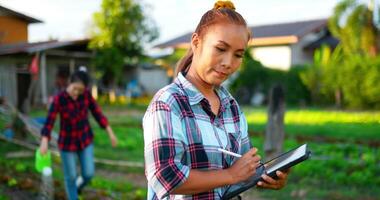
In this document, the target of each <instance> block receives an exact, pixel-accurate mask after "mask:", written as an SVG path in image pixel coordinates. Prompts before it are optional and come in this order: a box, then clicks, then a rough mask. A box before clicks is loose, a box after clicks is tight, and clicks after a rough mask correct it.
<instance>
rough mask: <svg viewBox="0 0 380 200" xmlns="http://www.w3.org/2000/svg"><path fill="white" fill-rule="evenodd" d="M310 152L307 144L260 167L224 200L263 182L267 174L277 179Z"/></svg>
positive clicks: (235, 186)
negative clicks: (279, 172) (280, 172)
mask: <svg viewBox="0 0 380 200" xmlns="http://www.w3.org/2000/svg"><path fill="white" fill-rule="evenodd" d="M310 153H311V152H310V150H309V149H308V148H307V144H303V145H301V146H299V147H297V148H295V149H292V150H290V151H287V152H285V153H283V154H281V155H279V156H277V157H275V158H273V159H272V160H269V161H268V162H266V163H264V164H263V165H260V166H259V167H258V168H256V174H255V175H253V176H252V177H250V178H249V179H248V180H246V181H244V182H242V183H239V184H236V185H233V186H231V187H230V189H231V190H227V191H226V192H225V194H224V195H223V197H222V199H223V200H227V199H231V198H233V197H235V196H237V195H239V194H240V193H242V192H244V191H246V190H248V189H249V188H251V187H253V186H255V185H256V184H257V183H258V182H259V181H261V180H262V178H261V175H262V174H264V173H265V174H267V175H268V176H270V177H272V178H277V175H276V171H284V170H286V169H288V168H290V167H292V166H294V165H296V164H298V163H300V162H302V161H304V160H306V159H308V158H309V157H310Z"/></svg>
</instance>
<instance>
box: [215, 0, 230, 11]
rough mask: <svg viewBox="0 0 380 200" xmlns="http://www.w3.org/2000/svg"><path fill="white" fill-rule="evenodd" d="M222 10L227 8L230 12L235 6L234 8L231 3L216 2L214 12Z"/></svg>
mask: <svg viewBox="0 0 380 200" xmlns="http://www.w3.org/2000/svg"><path fill="white" fill-rule="evenodd" d="M222 8H228V9H231V10H235V6H234V4H233V3H232V2H231V1H217V2H216V3H215V4H214V9H215V10H218V9H222Z"/></svg>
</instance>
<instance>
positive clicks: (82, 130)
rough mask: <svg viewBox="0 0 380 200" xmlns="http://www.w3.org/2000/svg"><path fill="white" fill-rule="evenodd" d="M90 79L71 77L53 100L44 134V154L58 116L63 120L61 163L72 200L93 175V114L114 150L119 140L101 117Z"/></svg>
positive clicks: (80, 74)
mask: <svg viewBox="0 0 380 200" xmlns="http://www.w3.org/2000/svg"><path fill="white" fill-rule="evenodd" d="M88 84H89V76H88V74H87V73H86V71H85V70H83V69H82V70H79V71H76V72H75V73H74V74H73V75H71V77H70V83H69V85H68V87H67V88H66V89H65V90H64V91H62V92H60V93H58V94H57V95H56V96H54V99H53V102H52V103H51V106H50V109H49V113H48V117H47V120H46V122H45V125H44V127H43V129H42V131H41V135H42V139H41V145H40V151H41V154H45V153H46V152H47V151H48V142H49V140H50V138H51V130H52V129H53V126H54V122H55V119H56V116H57V114H59V116H60V131H59V137H58V147H59V150H60V155H61V159H62V166H63V173H64V179H65V188H66V194H67V197H68V199H69V200H77V199H78V193H80V191H81V190H82V189H83V187H84V186H85V185H87V184H88V183H89V182H90V180H91V178H92V177H93V175H94V170H95V166H94V146H93V138H94V134H93V131H92V129H91V127H90V122H89V117H88V111H89V110H90V111H91V113H92V115H93V116H94V117H95V119H96V121H97V122H98V123H99V125H100V126H101V127H102V128H104V129H105V130H106V131H107V133H108V136H109V138H110V140H111V144H112V146H113V147H115V146H116V145H117V138H116V136H115V134H114V133H113V131H112V128H111V127H110V126H109V124H108V120H107V118H106V117H105V116H104V115H103V114H102V112H101V110H100V108H99V106H98V105H97V103H96V101H95V99H94V98H93V97H92V95H91V93H90V91H89V90H88V89H87V86H88ZM77 157H78V158H79V163H80V167H81V175H82V176H78V175H77V170H76V159H77Z"/></svg>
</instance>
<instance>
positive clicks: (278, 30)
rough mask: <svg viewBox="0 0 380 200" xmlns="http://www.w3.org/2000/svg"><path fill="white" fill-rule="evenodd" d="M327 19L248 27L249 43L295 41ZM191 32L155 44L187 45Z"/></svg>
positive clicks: (323, 24)
mask: <svg viewBox="0 0 380 200" xmlns="http://www.w3.org/2000/svg"><path fill="white" fill-rule="evenodd" d="M326 25H327V19H317V20H308V21H298V22H290V23H279V24H269V25H260V26H252V27H250V29H251V32H252V33H253V37H252V41H251V42H250V44H251V45H271V44H280V43H288V44H289V43H296V42H298V40H299V39H300V38H302V37H303V36H305V35H306V34H308V33H312V32H315V31H319V30H321V29H323V28H325V27H326ZM191 34H192V33H187V34H184V35H181V36H179V37H176V38H174V39H172V40H169V41H166V42H164V43H161V44H158V45H156V47H158V48H166V47H184V46H187V45H188V43H189V41H190V38H191Z"/></svg>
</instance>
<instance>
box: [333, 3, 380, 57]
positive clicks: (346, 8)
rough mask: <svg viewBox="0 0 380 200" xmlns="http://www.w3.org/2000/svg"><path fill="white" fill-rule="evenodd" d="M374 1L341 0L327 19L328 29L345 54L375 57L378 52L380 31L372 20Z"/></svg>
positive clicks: (379, 48)
mask: <svg viewBox="0 0 380 200" xmlns="http://www.w3.org/2000/svg"><path fill="white" fill-rule="evenodd" d="M374 5H375V1H374V0H372V1H371V3H370V4H369V5H367V4H364V3H361V1H359V0H343V1H342V2H340V3H339V4H338V5H337V6H336V7H335V10H334V14H333V16H332V17H331V18H330V19H329V29H330V31H331V32H332V34H333V35H334V36H335V37H337V38H339V39H340V41H341V44H342V47H343V50H344V52H345V53H346V54H350V55H353V54H360V55H364V56H371V57H375V56H377V55H378V54H379V50H380V31H379V30H378V29H377V27H376V24H375V20H374V10H373V9H374V8H375V7H376V6H374Z"/></svg>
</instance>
